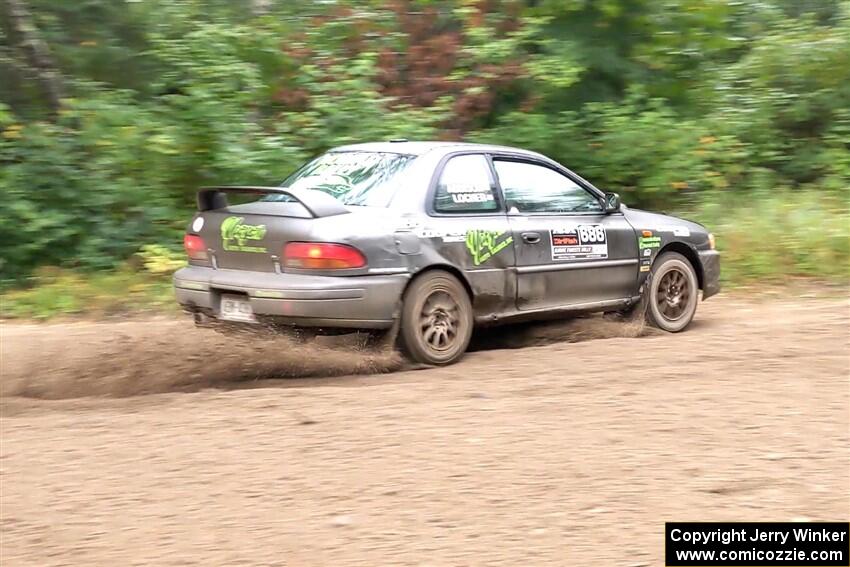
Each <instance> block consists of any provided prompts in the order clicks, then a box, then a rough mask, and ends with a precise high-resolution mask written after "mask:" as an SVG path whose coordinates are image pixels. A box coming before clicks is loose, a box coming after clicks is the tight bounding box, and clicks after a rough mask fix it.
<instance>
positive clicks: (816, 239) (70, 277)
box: [0, 191, 850, 320]
mask: <svg viewBox="0 0 850 567" xmlns="http://www.w3.org/2000/svg"><path fill="white" fill-rule="evenodd" d="M680 214H681V215H682V216H684V217H686V218H690V219H693V220H695V221H697V222H700V223H703V224H704V225H705V226H707V227H708V228H709V230H711V231H712V232H713V233H714V234H715V236H716V239H717V246H718V249H719V250H720V251H721V253H722V254H723V256H722V270H721V274H722V276H721V277H722V279H723V282H724V285H725V286H726V287H735V286H748V285H751V284H754V283H768V284H771V285H776V284H782V283H784V282H788V281H790V280H795V281H799V279H801V278H804V279H805V278H809V279H813V280H821V281H827V282H832V283H838V284H842V285H848V284H850V205H848V203H847V202H845V201H842V199H841V198H839V197H835V196H833V197H829V196H824V195H823V194H820V193H815V192H811V191H808V192H805V191H804V192H790V191H785V192H775V193H771V194H769V195H761V196H753V195H752V194H749V195H748V196H747V197H745V198H738V199H734V198H726V199H724V200H721V201H718V200H713V201H711V202H704V203H701V204H696V205H694V206H693V207H691V208H690V209H688V210H685V211H680ZM181 265H183V260H182V253H175V252H172V251H169V250H168V249H166V248H164V247H162V246H156V245H154V246H145V247H143V248H142V250H141V251H140V252H139V254H138V255H137V256H136V257H135V258H134V259H133V260H132V261H131V262H128V263H127V264H126V265H125V266H123V267H122V268H120V269H118V270H114V271H110V272H97V273H80V272H75V271H72V270H64V269H59V268H43V269H42V270H40V271H39V272H38V273H37V274H36V275H35V277H34V278H32V279H31V280H30V282H29V283H28V285H27V286H26V287H25V288H19V289H15V290H11V291H7V292H5V293H3V294H0V317H3V318H20V319H36V320H45V319H51V318H55V317H62V316H87V317H92V316H93V317H98V316H108V315H118V314H126V313H135V312H139V311H159V312H176V311H177V310H178V307H177V305H176V304H175V302H174V294H173V291H172V288H171V277H170V275H171V273H172V272H173V271H174V270H175V269H177V268H178V267H180V266H181Z"/></svg>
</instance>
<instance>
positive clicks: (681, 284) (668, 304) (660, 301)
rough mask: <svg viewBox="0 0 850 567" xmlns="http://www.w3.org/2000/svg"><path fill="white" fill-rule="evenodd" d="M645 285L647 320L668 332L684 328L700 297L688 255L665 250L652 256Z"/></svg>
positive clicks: (694, 311)
mask: <svg viewBox="0 0 850 567" xmlns="http://www.w3.org/2000/svg"><path fill="white" fill-rule="evenodd" d="M648 285H649V290H648V294H647V300H648V303H649V305H648V306H647V310H646V315H647V320H648V321H649V323H651V324H652V325H654V326H656V327H658V328H659V329H663V330H665V331H669V332H671V333H676V332H679V331H683V330H684V329H685V328H686V327H687V326H688V325H689V324H690V323H691V320H692V319H693V318H694V314H695V313H696V310H697V303H698V300H699V285H698V283H697V276H696V272H694V268H693V266H692V265H691V263H690V262H689V261H688V259H687V258H685V257H684V256H682V255H681V254H678V253H676V252H665V253H664V254H662V255H661V256H659V257H658V259H656V260H655V265H654V266H653V269H652V277H651V278H650V281H649V284H648Z"/></svg>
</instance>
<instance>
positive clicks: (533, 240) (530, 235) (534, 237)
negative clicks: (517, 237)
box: [522, 232, 540, 244]
mask: <svg viewBox="0 0 850 567" xmlns="http://www.w3.org/2000/svg"><path fill="white" fill-rule="evenodd" d="M522 239H523V241H525V242H528V243H529V244H537V243H538V242H540V234H539V233H537V232H523V233H522Z"/></svg>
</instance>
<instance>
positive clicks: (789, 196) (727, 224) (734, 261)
mask: <svg viewBox="0 0 850 567" xmlns="http://www.w3.org/2000/svg"><path fill="white" fill-rule="evenodd" d="M686 215H688V216H689V217H690V218H692V219H693V220H696V221H698V222H700V223H705V224H706V225H707V226H710V227H711V229H712V231H713V232H714V234H715V236H716V239H717V247H718V249H719V250H720V251H721V253H722V254H723V272H722V277H723V279H724V280H725V281H726V282H727V283H734V284H741V283H747V282H750V281H755V280H772V281H776V282H781V281H785V280H787V279H788V278H789V277H794V276H807V277H816V278H826V279H834V280H837V281H843V282H844V283H848V282H850V234H848V227H850V205H848V203H847V202H842V201H841V200H839V199H836V198H835V197H830V196H828V195H824V194H823V193H820V192H815V191H803V192H790V191H787V190H786V191H776V192H772V193H767V194H761V195H759V194H757V195H748V196H744V197H742V196H730V197H726V198H724V199H722V200H720V201H718V200H705V201H703V202H702V203H700V204H699V205H697V206H696V207H694V208H693V210H691V211H689V212H688V213H686Z"/></svg>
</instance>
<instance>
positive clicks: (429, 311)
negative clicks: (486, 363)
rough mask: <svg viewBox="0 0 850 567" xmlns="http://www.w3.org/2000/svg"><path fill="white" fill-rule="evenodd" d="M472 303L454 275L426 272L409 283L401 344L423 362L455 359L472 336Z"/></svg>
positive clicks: (411, 356)
mask: <svg viewBox="0 0 850 567" xmlns="http://www.w3.org/2000/svg"><path fill="white" fill-rule="evenodd" d="M472 325H473V317H472V302H471V301H470V299H469V294H467V293H466V288H464V287H463V284H461V283H460V281H458V279H457V278H456V277H454V276H453V275H451V274H449V273H448V272H443V271H433V272H428V273H425V274H423V275H422V276H420V277H419V278H417V279H416V280H414V281H413V283H411V284H410V287H408V289H407V291H406V292H405V294H404V305H403V306H402V312H401V345H402V347H403V349H404V351H405V352H406V353H407V355H408V356H409V357H410V358H411V359H413V360H414V361H416V362H420V363H423V364H433V365H438V366H441V365H445V364H451V363H452V362H455V361H457V360H458V359H459V358H460V357H461V356H463V353H464V352H466V347H467V346H469V339H470V338H471V337H472Z"/></svg>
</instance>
